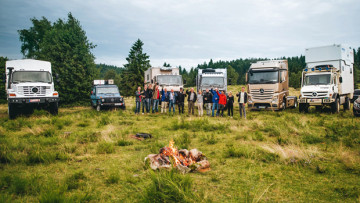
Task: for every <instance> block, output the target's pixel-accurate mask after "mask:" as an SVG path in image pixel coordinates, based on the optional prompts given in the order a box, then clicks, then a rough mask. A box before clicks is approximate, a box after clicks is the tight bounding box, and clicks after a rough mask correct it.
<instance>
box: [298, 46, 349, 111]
mask: <svg viewBox="0 0 360 203" xmlns="http://www.w3.org/2000/svg"><path fill="white" fill-rule="evenodd" d="M305 62H306V68H305V69H304V70H303V72H302V78H301V91H300V93H301V95H300V98H299V111H300V112H308V110H309V107H310V106H316V109H317V110H320V109H322V108H323V107H324V106H329V107H330V108H331V111H332V112H333V113H338V112H339V110H340V105H343V106H344V110H350V101H351V99H352V98H353V93H354V70H353V65H354V52H353V49H352V48H351V47H349V46H347V45H340V44H338V45H335V44H334V45H330V46H322V47H314V48H308V49H306V50H305Z"/></svg>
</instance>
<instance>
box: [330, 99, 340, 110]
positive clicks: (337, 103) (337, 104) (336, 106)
mask: <svg viewBox="0 0 360 203" xmlns="http://www.w3.org/2000/svg"><path fill="white" fill-rule="evenodd" d="M339 111H340V100H339V98H336V100H335V102H334V103H332V104H331V112H332V113H339Z"/></svg>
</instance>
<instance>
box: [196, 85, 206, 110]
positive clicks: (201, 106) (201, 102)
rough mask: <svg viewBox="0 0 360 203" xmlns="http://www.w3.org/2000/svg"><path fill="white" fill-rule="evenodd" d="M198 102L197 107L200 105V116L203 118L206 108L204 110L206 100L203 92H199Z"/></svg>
mask: <svg viewBox="0 0 360 203" xmlns="http://www.w3.org/2000/svg"><path fill="white" fill-rule="evenodd" d="M196 101H197V105H198V113H199V116H203V114H204V108H203V103H204V99H203V95H202V91H201V90H199V93H198V95H197V97H196Z"/></svg>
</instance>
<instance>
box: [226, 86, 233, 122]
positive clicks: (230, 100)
mask: <svg viewBox="0 0 360 203" xmlns="http://www.w3.org/2000/svg"><path fill="white" fill-rule="evenodd" d="M226 105H227V109H228V116H231V118H232V117H233V115H234V96H233V95H232V92H229V96H228V100H227V103H226Z"/></svg>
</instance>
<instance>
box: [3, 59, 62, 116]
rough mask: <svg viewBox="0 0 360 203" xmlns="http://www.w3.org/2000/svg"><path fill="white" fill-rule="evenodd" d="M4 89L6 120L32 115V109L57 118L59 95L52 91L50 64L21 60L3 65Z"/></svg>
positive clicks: (52, 82)
mask: <svg viewBox="0 0 360 203" xmlns="http://www.w3.org/2000/svg"><path fill="white" fill-rule="evenodd" d="M5 66H6V70H5V74H6V85H5V89H6V92H7V101H8V113H9V118H10V119H14V118H16V116H17V115H18V114H22V113H28V112H30V113H32V112H33V110H34V109H35V108H44V109H47V110H48V111H49V112H50V113H51V114H53V115H56V114H58V102H59V93H58V92H57V91H55V88H54V81H53V76H52V72H51V63H50V62H47V61H40V60H33V59H23V60H10V61H6V65H5Z"/></svg>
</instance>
